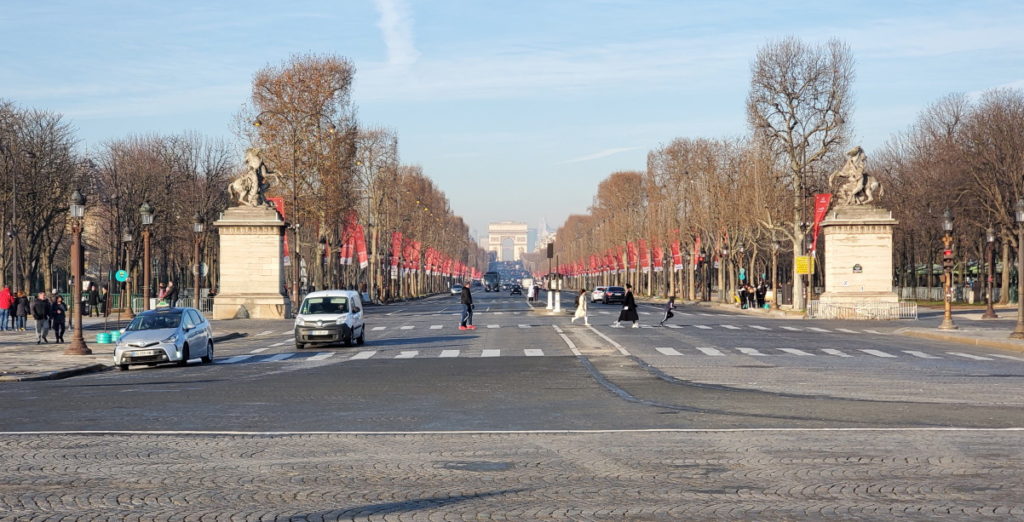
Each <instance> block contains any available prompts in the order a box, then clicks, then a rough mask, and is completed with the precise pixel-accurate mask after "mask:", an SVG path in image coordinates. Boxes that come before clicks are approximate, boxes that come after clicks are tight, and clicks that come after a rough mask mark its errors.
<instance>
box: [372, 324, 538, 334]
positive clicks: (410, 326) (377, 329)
mask: <svg viewBox="0 0 1024 522" xmlns="http://www.w3.org/2000/svg"><path fill="white" fill-rule="evenodd" d="M534 326H535V325H532V324H514V325H501V324H478V325H477V328H483V329H490V330H497V329H500V328H520V329H528V328H533V327H534ZM417 328H420V329H422V328H426V329H427V330H444V329H445V328H448V329H452V330H456V329H458V325H443V324H431V325H426V326H424V325H415V324H405V325H401V326H372V327H370V331H371V332H383V331H386V330H401V331H408V330H416V329H417Z"/></svg>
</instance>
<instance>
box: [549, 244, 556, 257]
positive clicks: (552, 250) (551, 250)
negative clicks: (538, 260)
mask: <svg viewBox="0 0 1024 522" xmlns="http://www.w3.org/2000/svg"><path fill="white" fill-rule="evenodd" d="M553 257H555V244H554V243H548V259H551V258H553Z"/></svg>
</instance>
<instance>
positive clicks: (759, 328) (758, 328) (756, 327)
mask: <svg viewBox="0 0 1024 522" xmlns="http://www.w3.org/2000/svg"><path fill="white" fill-rule="evenodd" d="M750 327H751V328H753V329H755V330H761V331H762V332H763V331H767V330H771V328H765V327H764V326H758V325H756V324H752V325H750Z"/></svg>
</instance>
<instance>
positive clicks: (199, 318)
mask: <svg viewBox="0 0 1024 522" xmlns="http://www.w3.org/2000/svg"><path fill="white" fill-rule="evenodd" d="M196 356H199V357H201V359H202V361H203V363H210V362H213V329H212V328H211V327H210V322H209V321H207V320H206V318H205V317H203V314H201V313H199V310H196V309H195V308H158V309H156V310H148V311H145V312H142V313H140V314H139V315H137V316H135V319H132V322H131V323H129V324H128V327H127V328H125V329H124V330H121V339H120V340H118V341H117V345H116V346H115V347H114V364H115V365H116V366H117V367H118V368H120V369H121V370H122V371H124V370H127V369H128V366H129V365H132V364H148V365H150V366H154V365H156V364H158V363H165V362H176V363H178V366H185V365H186V364H188V361H189V359H191V358H193V357H196Z"/></svg>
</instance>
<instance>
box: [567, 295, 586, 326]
mask: <svg viewBox="0 0 1024 522" xmlns="http://www.w3.org/2000/svg"><path fill="white" fill-rule="evenodd" d="M588 301H589V299H587V289H586V288H583V289H580V295H578V296H576V313H575V314H573V316H572V319H570V320H569V322H570V323H572V324H576V320H577V319H583V325H584V326H590V321H589V320H588V319H587V302H588Z"/></svg>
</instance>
